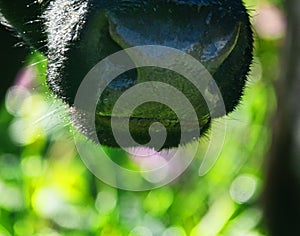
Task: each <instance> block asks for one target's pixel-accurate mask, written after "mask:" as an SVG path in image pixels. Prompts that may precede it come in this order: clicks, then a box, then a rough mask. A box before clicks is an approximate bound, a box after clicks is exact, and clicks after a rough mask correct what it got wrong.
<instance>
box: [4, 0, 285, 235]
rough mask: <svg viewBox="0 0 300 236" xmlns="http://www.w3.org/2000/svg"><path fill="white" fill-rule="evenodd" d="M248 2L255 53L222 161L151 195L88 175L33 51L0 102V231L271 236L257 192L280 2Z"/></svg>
mask: <svg viewBox="0 0 300 236" xmlns="http://www.w3.org/2000/svg"><path fill="white" fill-rule="evenodd" d="M245 4H246V5H247V8H248V9H249V13H250V14H251V20H252V22H253V25H254V31H255V38H256V39H255V40H256V41H255V58H254V63H253V65H252V71H251V73H250V75H249V78H248V83H247V88H246V90H245V94H244V97H243V101H242V102H241V104H240V105H239V106H238V108H237V109H236V111H234V112H233V113H231V114H230V115H229V116H228V117H226V118H223V119H226V122H227V125H228V126H227V134H226V139H225V142H224V145H223V149H222V151H221V153H220V156H219V158H218V161H217V162H216V164H215V165H214V166H213V168H212V169H211V170H210V171H209V172H208V173H207V174H206V175H204V176H199V174H198V170H199V166H200V165H201V161H202V160H201V158H200V157H199V158H197V157H196V158H195V159H194V161H193V163H192V164H191V165H190V167H189V168H188V170H187V171H185V172H184V174H183V175H181V176H180V177H179V178H178V179H176V180H175V181H173V182H172V183H171V184H169V185H167V186H164V187H161V188H158V189H154V190H151V191H143V192H130V191H125V190H119V189H115V188H112V187H110V186H108V185H106V184H105V183H103V182H101V181H100V180H98V179H97V178H96V177H94V176H93V175H92V174H91V173H90V172H89V171H88V169H87V168H86V166H85V165H84V164H83V162H82V161H81V159H80V157H79V156H78V154H77V152H76V148H75V146H74V140H73V137H72V128H71V126H70V121H69V118H68V114H67V112H66V109H65V107H64V106H63V105H62V104H61V103H60V102H59V101H58V100H57V99H55V98H53V96H52V95H51V93H50V92H49V91H48V89H47V87H46V85H45V68H46V61H45V60H44V58H43V57H42V56H41V55H38V54H34V55H30V56H29V57H28V60H27V64H28V67H26V68H24V69H23V71H22V72H21V73H20V75H19V77H18V80H17V82H16V85H18V86H15V87H13V88H12V89H11V90H10V92H9V93H8V94H7V99H6V102H4V101H3V102H2V103H1V105H0V106H1V107H0V140H1V142H0V236H10V235H17V236H27V235H28V236H29V235H47V236H48V235H49V236H50V235H51V236H59V235H70V236H71V235H72V236H76V235H101V236H103V235H104V236H106V235H110V236H119V235H131V236H138V235H141V236H151V235H153V236H155V235H159V236H161V235H162V236H185V235H192V236H198V235H199V236H201V235H203V236H213V235H223V236H262V235H268V233H267V231H266V229H265V226H264V222H263V219H262V210H261V200H260V193H261V190H262V187H263V182H264V170H265V157H266V152H267V150H268V147H269V143H270V123H271V122H270V121H271V115H272V112H273V111H274V109H275V108H276V100H275V95H274V87H273V84H274V81H275V80H276V79H277V78H278V73H279V71H278V70H279V66H278V65H279V54H280V47H281V45H282V43H283V40H284V31H285V18H284V12H283V6H282V1H281V0H272V1H271V0H263V1H259V0H256V1H255V0H247V1H245ZM215 122H220V121H215ZM208 141H209V140H205V139H204V140H202V141H200V142H201V145H203V146H205V145H206V144H207V142H208ZM107 152H108V153H110V155H111V156H112V158H114V159H118V157H119V158H124V157H120V156H119V155H124V154H122V153H121V152H118V151H114V150H109V149H108V150H107ZM199 156H200V155H199ZM124 181H126V179H124Z"/></svg>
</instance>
